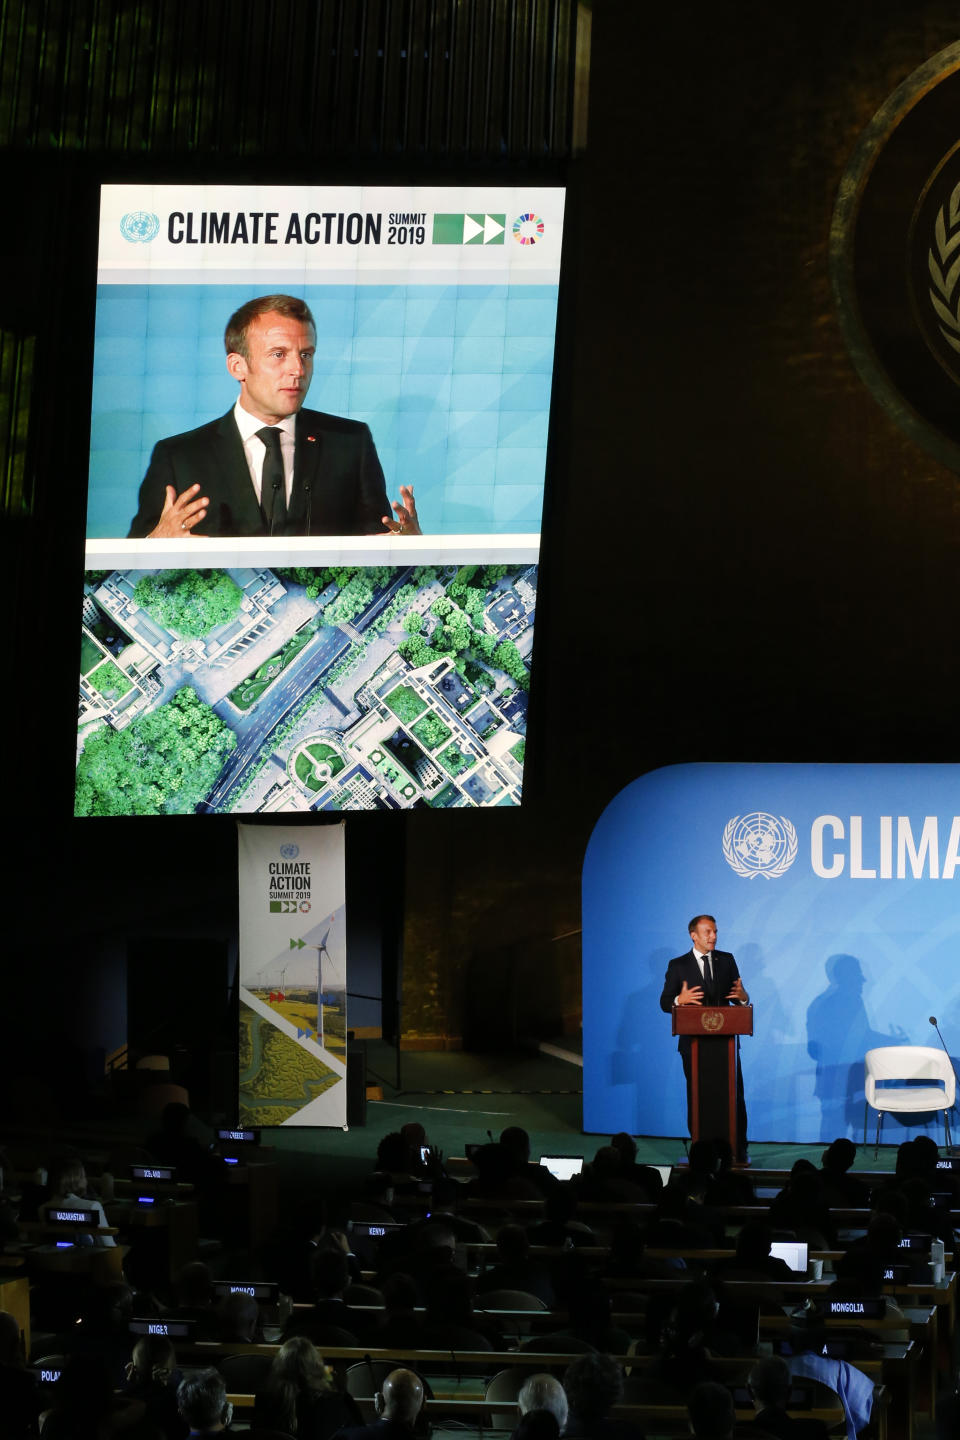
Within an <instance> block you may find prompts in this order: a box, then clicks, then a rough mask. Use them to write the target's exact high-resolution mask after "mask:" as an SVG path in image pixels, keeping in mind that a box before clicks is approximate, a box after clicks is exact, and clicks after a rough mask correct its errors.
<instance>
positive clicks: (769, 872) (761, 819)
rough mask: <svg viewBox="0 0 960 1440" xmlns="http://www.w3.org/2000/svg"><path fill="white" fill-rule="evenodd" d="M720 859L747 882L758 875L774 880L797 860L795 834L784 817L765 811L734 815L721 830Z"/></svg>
mask: <svg viewBox="0 0 960 1440" xmlns="http://www.w3.org/2000/svg"><path fill="white" fill-rule="evenodd" d="M723 858H724V860H726V862H727V864H728V865H729V866H730V869H731V870H735V871H736V873H737V874H738V875H742V876H743V877H744V878H745V879H747V880H753V879H754V878H755V876H757V875H762V876H763V877H764V878H765V879H766V880H775V879H776V878H777V876H778V875H782V874H784V872H785V871H787V870H789V869H790V866H791V865H792V864H793V862H794V860H796V858H797V832H796V830H795V829H794V827H793V826H792V825H791V823H790V821H789V820H788V819H787V817H786V815H781V816H779V818H778V817H777V816H776V815H768V814H767V812H766V811H765V810H754V811H752V812H751V813H750V814H749V815H734V817H733V819H732V820H728V821H727V823H726V825H725V826H724V830H723Z"/></svg>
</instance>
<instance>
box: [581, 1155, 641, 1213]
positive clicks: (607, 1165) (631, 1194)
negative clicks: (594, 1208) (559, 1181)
mask: <svg viewBox="0 0 960 1440" xmlns="http://www.w3.org/2000/svg"><path fill="white" fill-rule="evenodd" d="M575 1184H576V1189H577V1196H578V1198H579V1199H580V1201H581V1202H583V1203H590V1204H600V1205H606V1204H613V1205H617V1204H634V1205H643V1204H645V1203H646V1202H647V1199H648V1195H649V1192H648V1191H647V1189H645V1187H644V1186H642V1185H638V1184H637V1183H636V1182H635V1181H634V1180H633V1178H632V1177H630V1176H625V1175H624V1174H623V1169H622V1165H621V1159H620V1151H619V1150H618V1149H617V1148H616V1146H615V1145H601V1146H600V1148H599V1150H598V1151H597V1152H596V1154H595V1155H594V1157H593V1160H592V1161H591V1162H590V1164H589V1165H587V1166H585V1167H584V1170H583V1171H582V1173H581V1174H580V1175H579V1176H578V1177H577V1179H576V1181H575Z"/></svg>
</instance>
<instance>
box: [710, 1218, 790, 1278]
mask: <svg viewBox="0 0 960 1440" xmlns="http://www.w3.org/2000/svg"><path fill="white" fill-rule="evenodd" d="M772 1240H773V1230H772V1228H771V1227H770V1225H768V1224H767V1222H766V1221H765V1220H750V1221H748V1222H747V1224H746V1225H744V1227H743V1229H742V1230H741V1231H740V1234H739V1235H738V1236H737V1246H736V1250H737V1253H736V1255H735V1256H734V1258H733V1259H732V1260H721V1261H720V1262H719V1264H717V1265H715V1266H714V1267H713V1272H712V1273H713V1274H714V1275H719V1276H722V1278H723V1279H724V1280H757V1281H764V1280H796V1279H797V1278H798V1277H797V1275H796V1274H795V1273H794V1271H792V1270H791V1269H790V1266H789V1265H788V1264H787V1262H786V1260H780V1259H778V1258H777V1256H775V1255H771V1254H770V1245H771V1243H772Z"/></svg>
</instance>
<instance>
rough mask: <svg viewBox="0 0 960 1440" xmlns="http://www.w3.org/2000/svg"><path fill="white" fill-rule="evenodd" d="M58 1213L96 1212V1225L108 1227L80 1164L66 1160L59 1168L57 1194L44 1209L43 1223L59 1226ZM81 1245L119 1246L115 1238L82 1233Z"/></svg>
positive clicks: (54, 1186) (56, 1184)
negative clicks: (66, 1211) (67, 1211)
mask: <svg viewBox="0 0 960 1440" xmlns="http://www.w3.org/2000/svg"><path fill="white" fill-rule="evenodd" d="M57 1210H92V1211H93V1215H94V1218H93V1225H94V1226H104V1227H106V1226H107V1224H108V1222H107V1217H106V1215H105V1214H104V1209H103V1206H102V1205H101V1204H100V1201H99V1200H98V1199H97V1198H96V1197H95V1196H94V1195H92V1194H91V1193H90V1187H89V1184H88V1181H87V1172H86V1170H85V1169H84V1166H83V1162H82V1161H80V1160H65V1161H64V1162H63V1163H62V1164H61V1165H60V1167H59V1169H58V1171H57V1174H56V1178H55V1179H54V1183H53V1194H52V1195H51V1197H50V1199H49V1200H46V1201H44V1203H43V1204H42V1205H41V1206H40V1216H41V1219H44V1220H47V1221H48V1222H51V1223H55V1212H56V1211H57ZM76 1243H77V1244H78V1245H99V1246H101V1247H110V1246H114V1245H116V1243H117V1242H116V1240H115V1238H114V1237H113V1236H112V1235H89V1234H82V1233H78V1234H77V1236H76Z"/></svg>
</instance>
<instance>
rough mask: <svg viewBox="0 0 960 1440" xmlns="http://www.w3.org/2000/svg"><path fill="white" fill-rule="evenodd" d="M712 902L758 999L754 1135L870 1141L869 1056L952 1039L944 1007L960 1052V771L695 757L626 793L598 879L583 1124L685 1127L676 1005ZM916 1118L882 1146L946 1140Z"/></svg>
mask: <svg viewBox="0 0 960 1440" xmlns="http://www.w3.org/2000/svg"><path fill="white" fill-rule="evenodd" d="M703 911H706V912H709V913H710V914H713V915H715V916H716V917H717V922H718V930H719V939H718V942H717V948H718V949H720V950H731V951H733V953H734V955H735V956H736V958H737V963H738V965H739V967H740V973H741V975H742V976H743V980H744V984H745V985H746V988H747V990H748V991H749V993H750V998H751V1000H752V1002H753V1005H754V1027H755V1034H754V1036H753V1038H752V1039H747V1040H744V1042H743V1045H742V1051H741V1053H742V1061H743V1076H744V1084H745V1088H746V1098H747V1109H748V1113H749V1134H750V1138H751V1139H752V1140H787V1141H790V1140H793V1141H804V1142H811V1141H820V1140H824V1141H829V1140H833V1139H834V1138H835V1137H836V1136H838V1135H849V1136H850V1137H851V1138H852V1139H858V1138H862V1135H863V1113H864V1112H863V1105H864V1099H863V1056H864V1053H865V1051H867V1050H869V1049H871V1048H872V1047H873V1046H877V1045H896V1044H911V1045H933V1046H939V1041H938V1039H937V1034H936V1031H935V1030H934V1029H933V1027H932V1026H931V1025H930V1023H929V1018H928V1017H929V1016H931V1015H934V1016H936V1017H937V1019H938V1021H939V1024H940V1029H941V1030H942V1032H943V1035H944V1039H945V1040H946V1042H947V1045H948V1047H949V1048H950V1050H951V1052H955V1051H957V1050H958V1049H960V767H958V766H956V765H739V764H737V765H734V764H731V765H709V764H702V765H679V766H675V767H670V768H667V769H663V770H657V771H654V772H652V773H651V774H649V775H644V776H642V777H641V778H640V779H639V780H635V781H634V782H633V783H632V784H630V785H628V786H627V787H626V789H624V790H622V791H621V793H620V794H619V795H618V796H617V797H616V798H615V799H614V800H613V801H612V802H611V803H610V805H608V806H607V809H606V810H605V811H604V813H603V815H602V816H601V817H600V820H599V821H598V822H597V825H596V827H595V829H594V832H593V835H592V836H591V839H590V843H589V846H588V848H587V855H586V860H585V862H584V870H583V1028H584V1037H583V1038H584V1095H583V1102H584V1128H585V1129H586V1130H588V1131H592V1132H604V1131H605V1132H610V1133H612V1132H615V1131H618V1130H628V1131H630V1132H632V1133H633V1134H643V1135H683V1134H685V1133H686V1118H685V1094H684V1084H683V1073H682V1070H681V1065H680V1057H679V1056H678V1054H677V1050H676V1043H677V1042H676V1040H674V1039H673V1038H672V1037H671V1035H670V1017H669V1016H668V1015H664V1014H663V1012H662V1011H661V1010H660V1006H659V999H660V991H661V988H662V986H663V978H664V972H665V970H666V967H667V962H668V961H669V960H670V959H671V958H672V957H673V956H675V955H680V954H682V953H683V952H684V951H685V950H688V949H689V948H690V941H689V936H688V933H687V923H688V921H689V920H690V918H691V917H692V916H693V915H695V914H697V913H700V912H703ZM918 1118H919V1119H920V1120H921V1121H925V1122H926V1123H925V1124H923V1125H921V1126H912V1127H909V1128H908V1127H907V1126H905V1125H903V1124H901V1123H900V1122H899V1121H898V1120H897V1119H896V1118H895V1117H893V1116H887V1117H885V1119H884V1131H883V1134H884V1139H885V1141H900V1140H902V1139H905V1138H907V1137H908V1136H909V1135H913V1134H917V1133H920V1130H926V1131H927V1133H929V1134H931V1135H933V1136H934V1138H936V1139H937V1140H938V1141H939V1140H941V1139H942V1123H941V1120H940V1118H938V1117H934V1116H932V1115H931V1116H920V1117H918ZM870 1123H871V1130H870V1133H871V1134H872V1133H873V1130H872V1127H873V1124H874V1123H875V1116H874V1112H873V1111H871V1112H870Z"/></svg>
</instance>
